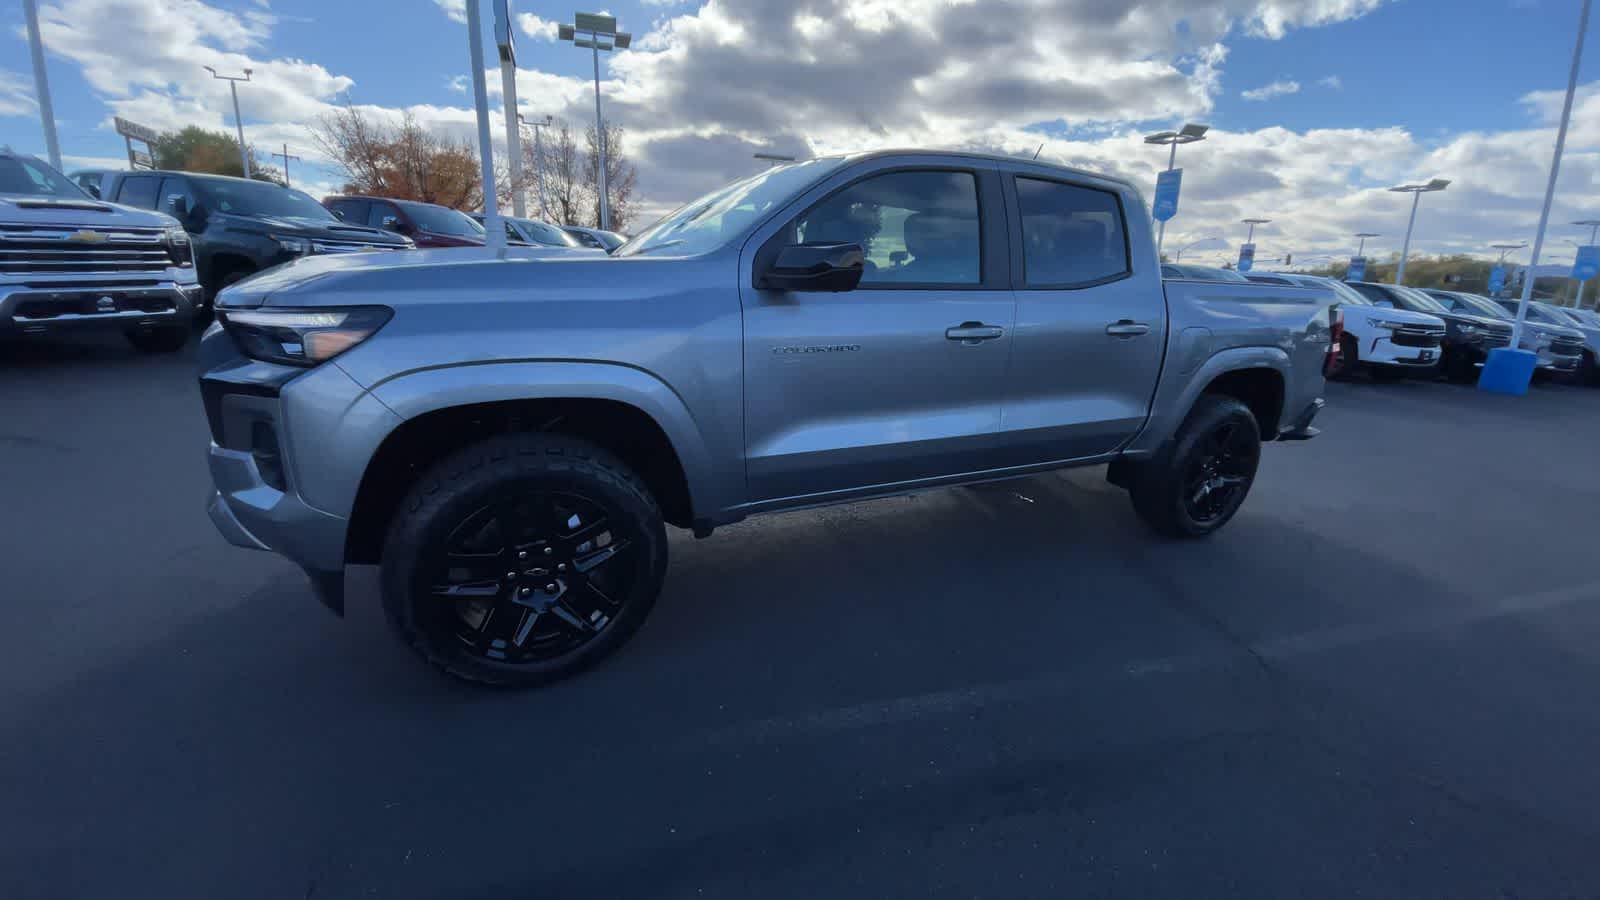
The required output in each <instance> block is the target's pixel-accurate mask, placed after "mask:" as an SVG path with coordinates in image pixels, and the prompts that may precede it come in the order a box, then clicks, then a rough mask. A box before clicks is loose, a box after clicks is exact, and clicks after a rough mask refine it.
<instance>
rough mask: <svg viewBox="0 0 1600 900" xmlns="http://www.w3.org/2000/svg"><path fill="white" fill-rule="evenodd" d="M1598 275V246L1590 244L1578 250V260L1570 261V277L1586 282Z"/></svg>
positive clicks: (1599, 260) (1599, 258)
mask: <svg viewBox="0 0 1600 900" xmlns="http://www.w3.org/2000/svg"><path fill="white" fill-rule="evenodd" d="M1596 275H1600V246H1596V245H1594V244H1590V245H1589V246H1587V247H1579V248H1578V258H1577V259H1575V260H1573V261H1572V277H1573V278H1576V279H1577V280H1579V281H1588V280H1589V279H1591V278H1593V277H1594V276H1596Z"/></svg>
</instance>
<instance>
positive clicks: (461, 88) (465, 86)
mask: <svg viewBox="0 0 1600 900" xmlns="http://www.w3.org/2000/svg"><path fill="white" fill-rule="evenodd" d="M445 84H446V85H447V86H448V87H449V88H450V90H452V91H455V92H456V93H458V94H465V93H466V92H467V91H469V90H471V89H472V79H470V78H468V77H467V76H465V75H452V76H450V78H449V79H448V80H446V82H445Z"/></svg>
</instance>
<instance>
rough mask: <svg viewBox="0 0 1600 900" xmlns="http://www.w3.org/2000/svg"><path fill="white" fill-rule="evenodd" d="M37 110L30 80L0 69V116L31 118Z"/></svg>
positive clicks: (37, 105) (37, 106)
mask: <svg viewBox="0 0 1600 900" xmlns="http://www.w3.org/2000/svg"><path fill="white" fill-rule="evenodd" d="M38 109H39V104H38V103H37V102H35V101H34V99H33V81H32V79H30V78H28V77H26V76H24V75H22V74H20V73H17V72H12V71H8V70H6V69H0V116H31V115H33V114H34V113H35V112H37V111H38Z"/></svg>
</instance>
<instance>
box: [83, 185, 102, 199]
mask: <svg viewBox="0 0 1600 900" xmlns="http://www.w3.org/2000/svg"><path fill="white" fill-rule="evenodd" d="M83 190H84V192H85V193H87V194H88V195H89V196H91V197H93V198H95V199H96V200H99V199H100V185H98V184H86V185H84V186H83Z"/></svg>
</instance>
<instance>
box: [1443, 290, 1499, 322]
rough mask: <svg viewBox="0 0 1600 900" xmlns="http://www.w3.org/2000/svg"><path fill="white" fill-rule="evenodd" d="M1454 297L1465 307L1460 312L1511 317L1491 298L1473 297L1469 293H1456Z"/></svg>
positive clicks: (1486, 316)
mask: <svg viewBox="0 0 1600 900" xmlns="http://www.w3.org/2000/svg"><path fill="white" fill-rule="evenodd" d="M1455 298H1456V299H1457V300H1459V301H1461V305H1462V306H1463V307H1465V308H1464V309H1463V310H1462V312H1467V313H1471V314H1473V315H1475V316H1484V317H1485V318H1490V319H1509V318H1511V314H1510V313H1508V312H1506V311H1505V309H1504V308H1503V307H1501V306H1500V304H1498V303H1496V302H1494V301H1493V300H1485V299H1484V298H1482V297H1474V296H1473V295H1471V294H1456V295H1455Z"/></svg>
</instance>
